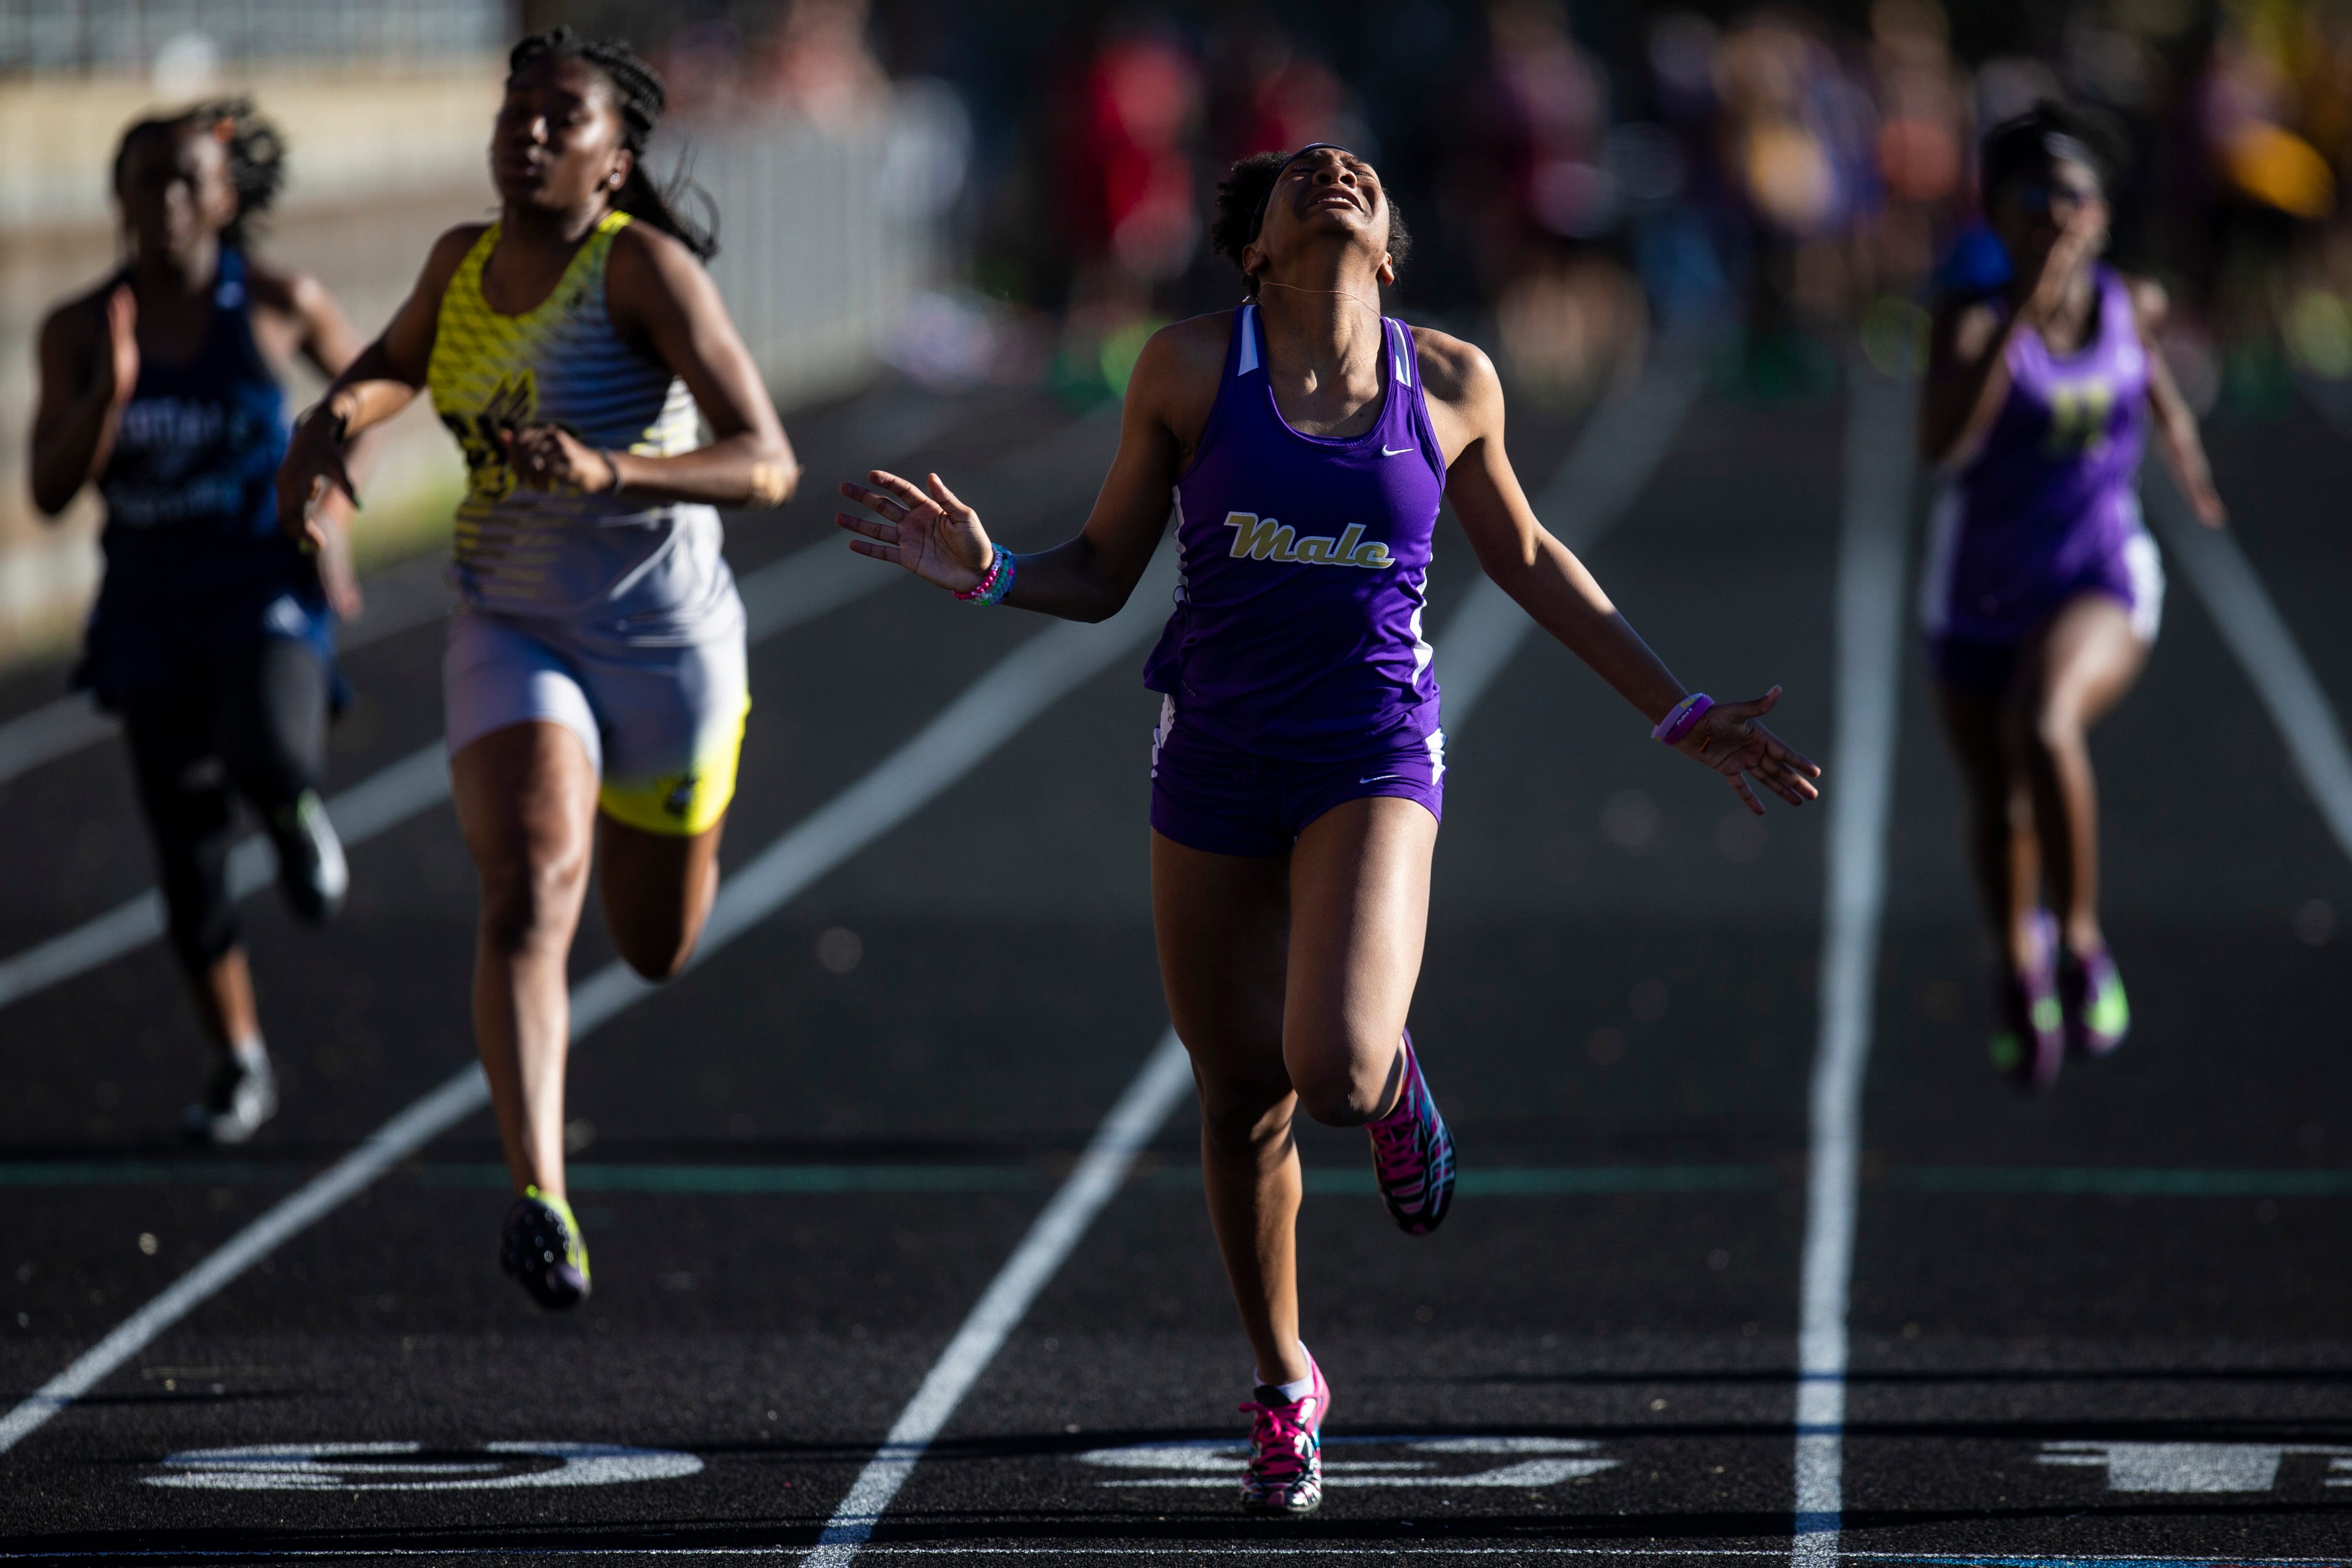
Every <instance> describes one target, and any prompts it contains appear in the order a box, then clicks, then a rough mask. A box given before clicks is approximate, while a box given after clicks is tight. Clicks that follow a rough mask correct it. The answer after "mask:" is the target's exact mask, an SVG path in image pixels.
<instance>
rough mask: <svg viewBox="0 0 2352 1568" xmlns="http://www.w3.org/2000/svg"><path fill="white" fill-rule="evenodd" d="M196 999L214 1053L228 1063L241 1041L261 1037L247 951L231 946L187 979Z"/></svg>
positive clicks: (198, 1016)
mask: <svg viewBox="0 0 2352 1568" xmlns="http://www.w3.org/2000/svg"><path fill="white" fill-rule="evenodd" d="M188 989H189V992H190V993H191V994H192V995H193V996H194V998H195V1003H196V1016H197V1018H198V1019H202V1020H203V1022H204V1026H205V1037H206V1039H207V1040H210V1041H211V1044H212V1048H213V1054H214V1055H215V1056H217V1057H219V1058H221V1059H222V1060H223V1061H226V1060H227V1059H228V1057H229V1055H230V1054H231V1051H232V1048H234V1047H235V1046H236V1044H237V1043H238V1042H239V1041H241V1040H259V1039H260V1038H261V1011H260V1009H258V1008H257V1007H256V1006H255V1005H254V1000H253V970H252V969H251V968H250V967H247V964H246V961H245V949H244V948H243V947H242V946H238V947H232V948H230V949H229V950H228V951H227V952H226V953H224V954H222V955H221V956H219V957H217V958H215V959H214V960H213V961H212V962H211V963H209V964H207V965H205V967H204V968H203V969H202V970H201V971H199V972H196V973H193V974H191V975H189V976H188Z"/></svg>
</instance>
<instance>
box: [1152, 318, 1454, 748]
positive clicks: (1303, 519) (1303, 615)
mask: <svg viewBox="0 0 2352 1568" xmlns="http://www.w3.org/2000/svg"><path fill="white" fill-rule="evenodd" d="M1381 335H1382V348H1383V350H1384V351H1383V352H1382V353H1381V382H1382V387H1381V410H1380V417H1379V418H1377V419H1375V420H1374V421H1373V422H1372V427H1371V428H1370V430H1368V431H1366V432H1364V433H1363V434H1361V435H1349V436H1320V435H1307V434H1301V433H1300V432H1298V431H1297V430H1294V429H1293V428H1291V425H1290V423H1289V421H1287V420H1286V419H1284V418H1283V417H1282V411H1281V410H1280V409H1279V408H1278V407H1277V406H1276V403H1275V397H1274V386H1273V383H1272V382H1271V380H1270V379H1269V377H1268V375H1267V372H1266V368H1265V329H1264V326H1263V324H1262V323H1261V322H1260V321H1259V319H1258V309H1257V307H1256V306H1255V305H1244V306H1243V307H1242V308H1240V309H1238V310H1236V311H1235V312H1234V330H1233V339H1232V341H1231V343H1230V344H1229V345H1228V347H1227V349H1226V350H1225V368H1224V372H1223V381H1222V382H1221V384H1220V386H1219V389H1218V392H1217V401H1216V403H1215V406H1214V407H1213V408H1212V409H1211V410H1210V413H1209V423H1208V425H1207V427H1206V428H1205V429H1203V430H1202V433H1201V444H1200V449H1199V452H1198V454H1197V455H1196V456H1195V457H1194V459H1193V462H1192V467H1191V468H1190V469H1188V470H1187V471H1186V472H1185V474H1184V475H1183V476H1182V477H1181V478H1180V479H1178V480H1177V482H1176V508H1177V534H1176V538H1177V545H1178V549H1179V556H1180V560H1181V575H1180V576H1179V578H1178V580H1177V587H1176V611H1175V613H1174V614H1172V615H1171V616H1170V617H1169V618H1168V627H1167V630H1166V631H1165V632H1162V633H1161V634H1160V643H1159V646H1158V647H1156V648H1154V649H1153V650H1152V653H1151V657H1150V660H1149V661H1148V662H1147V663H1146V664H1145V665H1144V672H1143V680H1144V685H1147V686H1150V688H1151V689H1152V690H1154V691H1157V692H1163V693H1166V694H1167V695H1169V696H1171V697H1172V698H1173V699H1174V701H1175V704H1176V706H1177V709H1178V711H1179V712H1181V714H1182V715H1183V716H1184V722H1185V723H1187V724H1190V725H1192V726H1194V727H1198V728H1199V729H1200V730H1202V732H1203V733H1205V734H1207V735H1209V736H1211V737H1214V738H1215V739H1218V740H1222V741H1223V742H1225V743H1226V744H1227V745H1229V746H1235V747H1241V748H1243V749H1244V750H1247V751H1254V752H1256V753H1258V754H1259V755H1261V756H1265V757H1274V758H1286V759H1289V760H1294V761H1307V762H1313V761H1322V760H1326V759H1333V760H1336V759H1338V758H1346V757H1351V756H1356V755H1359V754H1360V753H1363V752H1366V751H1370V750H1373V749H1377V748H1379V747H1382V746H1387V745H1392V744H1395V743H1396V742H1397V741H1400V740H1414V739H1423V738H1426V737H1428V736H1429V735H1430V734H1431V732H1433V731H1434V730H1435V729H1436V728H1437V727H1438V690H1437V677H1436V675H1435V674H1434V673H1433V671H1432V670H1431V668H1430V653H1431V650H1430V646H1429V643H1428V641H1427V639H1426V638H1424V637H1423V634H1422V614H1423V610H1424V609H1425V608H1426V604H1427V599H1428V586H1429V558H1430V548H1431V542H1432V539H1433V535H1434V534H1435V531H1436V527H1437V513H1438V507H1439V504H1440V502H1441V501H1442V500H1443V498H1444V491H1445V459H1444V453H1443V451H1442V450H1441V449H1440V448H1439V446H1438V444H1437V435H1436V433H1435V432H1434V431H1433V429H1432V428H1431V427H1430V423H1429V410H1428V408H1427V406H1426V404H1425V403H1424V402H1423V397H1422V387H1421V378H1420V375H1419V373H1418V371H1417V370H1416V368H1415V364H1414V360H1413V342H1412V329H1410V328H1408V327H1407V326H1406V325H1405V324H1404V323H1403V322H1402V321H1398V320H1395V319H1391V318H1387V317H1383V318H1382V319H1381Z"/></svg>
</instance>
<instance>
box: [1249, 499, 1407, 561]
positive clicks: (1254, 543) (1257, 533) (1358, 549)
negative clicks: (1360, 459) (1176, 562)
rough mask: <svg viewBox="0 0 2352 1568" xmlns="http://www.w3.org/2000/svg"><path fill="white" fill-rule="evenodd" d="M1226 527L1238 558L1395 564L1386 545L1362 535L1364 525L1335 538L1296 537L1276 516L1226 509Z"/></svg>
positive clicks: (1352, 528) (1352, 524)
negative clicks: (1229, 530) (1230, 533)
mask: <svg viewBox="0 0 2352 1568" xmlns="http://www.w3.org/2000/svg"><path fill="white" fill-rule="evenodd" d="M1225 527H1227V528H1231V529H1233V530H1234V550H1233V553H1234V557H1235V558H1236V559H1247V560H1286V561H1293V562H1296V563H1297V564H1298V565H1300V566H1360V567H1362V568H1364V569H1365V570H1369V571H1381V570H1386V569H1387V568H1389V567H1391V566H1393V565H1395V564H1396V563H1395V562H1394V561H1393V560H1391V559H1389V547H1388V546H1386V545H1384V544H1382V543H1381V541H1380V540H1378V539H1366V538H1364V525H1363V524H1361V523H1349V525H1348V531H1347V532H1345V533H1343V534H1341V535H1339V537H1338V538H1332V537H1331V536H1329V535H1328V534H1309V535H1307V538H1303V539H1302V538H1296V537H1295V534H1296V530H1295V529H1293V528H1291V526H1290V525H1289V524H1288V523H1286V522H1284V521H1282V520H1281V519H1280V518H1279V517H1259V516H1258V515H1257V514H1256V513H1255V512H1227V513H1226V514H1225Z"/></svg>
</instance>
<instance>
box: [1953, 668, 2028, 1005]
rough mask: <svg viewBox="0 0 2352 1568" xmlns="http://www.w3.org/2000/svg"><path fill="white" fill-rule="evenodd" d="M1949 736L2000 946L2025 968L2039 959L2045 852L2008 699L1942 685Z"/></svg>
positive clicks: (1991, 928) (1976, 867) (1989, 918)
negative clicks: (2005, 710) (2016, 753)
mask: <svg viewBox="0 0 2352 1568" xmlns="http://www.w3.org/2000/svg"><path fill="white" fill-rule="evenodd" d="M1936 696H1937V706H1938V708H1939V709H1940V710H1941V712H1942V714H1943V719H1944V737H1945V739H1946V740H1947V741H1948V742H1949V743H1950V745H1951V747H1952V756H1953V758H1954V759H1955V760H1956V761H1958V763H1959V765H1960V780H1961V782H1962V783H1963V784H1964V785H1965V786H1966V787H1967V790H1968V799H1969V806H1968V811H1969V822H1968V840H1969V871H1970V872H1971V873H1974V875H1975V878H1976V884H1977V894H1978V898H1979V904H1980V907H1981V908H1982V910H1983V912H1984V917H1985V928H1986V930H1987V932H1988V933H1989V934H1990V936H1991V937H1992V943H1993V951H1995V952H1997V953H2000V954H2001V955H2003V956H2005V957H2006V958H2007V959H2008V962H2009V967H2011V969H2012V970H2014V971H2016V972H2018V973H2023V972H2024V971H2025V970H2026V969H2028V968H2029V967H2032V964H2033V963H2034V962H2035V956H2034V951H2033V948H2034V943H2035V940H2036V938H2035V936H2034V934H2033V912H2034V910H2035V909H2036V908H2037V907H2039V905H2040V904H2041V899H2042V892H2041V887H2042V852H2041V843H2040V841H2039V840H2038V839H2037V838H2036V837H2035V836H2034V831H2033V796H2032V791H2031V790H2030V789H2027V787H2026V782H2025V779H2024V776H2023V774H2022V773H2021V771H2020V770H2019V768H2018V767H2017V764H2016V759H2015V758H2014V757H2013V756H2012V754H2011V747H2010V745H2009V742H2008V738H2007V732H2006V730H2005V729H2004V727H2003V719H2002V714H2001V699H2000V698H1999V697H1992V696H1983V695H1979V694H1977V693H1975V692H1966V691H1960V690H1958V689H1957V688H1954V687H1951V686H1938V687H1937V692H1936Z"/></svg>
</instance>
